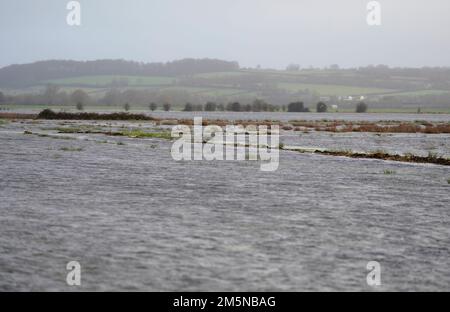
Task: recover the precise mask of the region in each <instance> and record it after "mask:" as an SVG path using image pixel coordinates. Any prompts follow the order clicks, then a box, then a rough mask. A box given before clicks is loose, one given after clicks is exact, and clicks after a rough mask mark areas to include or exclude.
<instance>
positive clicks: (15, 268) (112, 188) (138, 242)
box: [0, 112, 450, 291]
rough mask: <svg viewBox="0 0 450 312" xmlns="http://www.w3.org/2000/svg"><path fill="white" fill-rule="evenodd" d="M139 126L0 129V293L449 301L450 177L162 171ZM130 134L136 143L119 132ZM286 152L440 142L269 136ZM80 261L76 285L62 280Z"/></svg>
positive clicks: (401, 137) (442, 145)
mask: <svg viewBox="0 0 450 312" xmlns="http://www.w3.org/2000/svg"><path fill="white" fill-rule="evenodd" d="M153 115H154V116H155V117H160V118H187V119H189V118H193V117H194V116H199V115H201V116H203V117H204V118H208V119H230V120H233V119H234V120H240V119H254V120H266V119H268V120H280V121H290V120H296V119H297V120H320V119H344V120H367V121H377V120H404V121H414V120H427V121H439V122H448V121H450V115H439V114H430V115H425V114H423V115H422V114H421V115H418V114H308V113H298V114H295V113H294V114H292V113H249V114H242V113H223V112H220V113H206V112H203V113H184V112H168V113H162V112H157V113H152V116H153ZM136 129H141V130H142V129H143V130H145V131H156V132H157V133H160V132H161V131H167V130H168V129H170V127H169V126H160V125H158V126H157V125H154V124H152V123H151V122H146V121H142V122H141V121H137V122H119V121H116V122H94V121H70V122H67V121H46V120H17V121H11V120H10V121H2V122H1V123H0V172H1V178H0V212H1V213H0V291H10V290H20V291H25V290H38V291H39V290H62V291H65V290H67V291H70V290H101V291H105V290H144V291H181V290H184V291H313V290H323V291H327V290H331V291H334V290H348V291H351V290H355V291H357V290H367V291H369V290H371V289H372V288H370V287H369V286H367V283H366V275H367V273H368V271H367V269H366V265H367V263H368V262H369V261H378V262H380V264H381V267H382V285H381V286H380V288H379V289H380V290H387V291H393V290H423V291H443V290H446V291H449V290H450V276H449V275H448V274H447V273H448V268H449V267H450V244H449V237H450V211H449V207H450V182H449V181H448V180H449V179H450V167H449V166H441V165H434V164H415V163H404V162H392V161H384V160H374V159H351V158H346V157H335V156H326V155H317V154H302V153H298V152H293V151H283V150H281V151H280V165H279V169H278V170H277V171H275V172H262V171H261V170H260V164H259V161H181V162H177V161H175V160H173V159H172V157H171V154H170V150H171V147H172V142H171V141H170V140H167V139H165V137H164V135H152V136H150V135H149V136H147V137H146V138H139V137H136V136H134V137H133V136H126V135H124V136H113V135H105V133H107V130H109V131H110V132H112V131H124V132H125V131H128V133H129V131H132V130H136ZM133 133H134V132H133ZM280 140H281V142H282V143H283V144H286V145H294V146H305V147H317V148H327V149H340V150H345V149H348V150H356V151H363V152H371V151H377V150H384V151H387V152H389V153H398V154H406V153H411V154H416V155H428V154H430V153H433V154H437V155H440V156H442V157H450V134H445V133H443V134H425V133H390V134H385V133H383V134H377V133H352V132H350V133H329V132H314V131H312V132H308V133H304V132H294V131H281V138H280ZM72 260H76V261H79V262H80V264H81V266H82V286H80V287H79V288H78V289H74V288H71V287H68V286H67V284H66V279H65V278H66V274H67V270H66V264H67V263H68V262H69V261H72Z"/></svg>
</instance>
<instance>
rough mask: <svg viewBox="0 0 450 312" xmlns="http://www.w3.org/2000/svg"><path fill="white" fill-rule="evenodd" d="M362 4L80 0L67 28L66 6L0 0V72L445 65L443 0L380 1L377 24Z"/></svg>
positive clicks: (447, 43)
mask: <svg viewBox="0 0 450 312" xmlns="http://www.w3.org/2000/svg"><path fill="white" fill-rule="evenodd" d="M368 2H369V1H361V0H344V1H331V0H277V1H272V0H246V1H240V0H228V1H220V0H190V1H180V0H152V1H147V0H130V1H122V0H96V1H87V0H84V1H83V0H82V1H80V3H81V9H82V10H81V12H82V18H81V22H82V25H81V26H80V27H70V26H68V25H67V24H66V15H67V12H68V11H67V10H66V3H67V2H66V1H59V0H40V1H34V0H15V1H1V3H0V39H1V41H2V42H3V43H5V44H2V52H1V57H0V66H6V65H10V64H13V63H27V62H33V61H37V60H44V59H75V60H87V59H89V60H94V59H105V58H113V59H117V58H123V59H129V60H136V61H144V62H166V61H172V60H175V59H182V58H186V57H192V58H205V57H209V58H220V59H225V60H230V61H238V62H239V63H240V64H241V66H250V67H255V66H257V65H258V64H260V65H261V66H263V67H265V68H279V69H280V68H285V67H286V65H287V64H289V63H298V64H300V65H302V66H303V67H308V66H309V65H312V66H317V67H323V66H328V65H330V64H339V65H340V66H341V67H357V66H366V65H369V64H386V65H390V66H408V67H421V66H449V65H450V59H449V58H448V55H449V54H450V40H448V38H449V37H450V19H449V18H448V12H449V11H450V2H449V1H446V0H430V1H421V0H395V1H387V0H384V1H380V4H381V9H382V10H381V13H382V14H381V16H382V21H381V22H382V24H381V25H380V26H377V27H371V26H368V25H367V23H366V16H367V10H366V5H367V3H368ZM12 25H14V26H13V27H12Z"/></svg>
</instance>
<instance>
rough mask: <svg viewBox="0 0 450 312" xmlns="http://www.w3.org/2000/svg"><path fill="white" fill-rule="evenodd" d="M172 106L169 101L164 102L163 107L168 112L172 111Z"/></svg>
mask: <svg viewBox="0 0 450 312" xmlns="http://www.w3.org/2000/svg"><path fill="white" fill-rule="evenodd" d="M170 106H171V105H170V103H167V102H166V103H164V104H163V109H164V111H166V112H168V111H170Z"/></svg>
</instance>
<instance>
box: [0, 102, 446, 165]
mask: <svg viewBox="0 0 450 312" xmlns="http://www.w3.org/2000/svg"><path fill="white" fill-rule="evenodd" d="M0 118H3V119H8V120H27V119H28V120H30V119H32V120H39V119H41V120H89V121H95V120H99V121H140V122H146V121H148V122H152V123H154V124H155V125H166V126H170V125H179V124H181V125H188V126H192V125H193V120H191V119H175V118H174V119H160V118H154V117H151V116H149V115H145V114H129V113H125V112H119V113H109V114H100V113H83V112H80V113H68V112H53V111H51V110H44V111H42V112H41V113H40V114H17V113H0ZM230 124H234V125H242V126H244V127H245V126H247V125H257V126H261V125H264V126H268V127H270V126H272V125H277V126H279V127H280V129H282V131H284V133H289V132H290V131H302V132H305V133H307V132H311V131H317V132H320V131H324V132H335V133H340V132H342V133H345V132H369V133H380V134H381V133H425V134H448V133H450V122H429V121H421V120H416V121H414V122H405V121H395V120H392V121H379V122H371V121H343V120H318V121H306V120H291V121H288V122H280V121H276V120H264V121H256V120H224V119H216V120H213V119H209V120H208V119H204V120H203V125H204V126H206V125H218V126H222V127H225V126H226V125H230ZM55 130H57V131H58V133H62V134H69V133H84V134H104V135H110V136H126V137H129V138H157V139H170V133H168V132H146V131H141V130H132V131H111V130H109V131H101V130H91V129H79V128H73V129H72V128H59V129H55ZM27 134H37V133H27ZM279 148H280V149H281V150H285V151H297V152H301V153H314V154H321V155H328V156H341V157H349V158H365V159H380V160H390V161H399V162H409V163H430V164H437V165H444V166H449V165H450V159H449V158H445V157H438V156H437V155H433V154H429V155H428V156H417V155H412V154H407V155H398V154H389V153H385V152H367V153H365V152H354V151H348V150H344V151H339V150H327V149H318V148H314V147H311V148H308V147H287V146H283V145H280V147H279Z"/></svg>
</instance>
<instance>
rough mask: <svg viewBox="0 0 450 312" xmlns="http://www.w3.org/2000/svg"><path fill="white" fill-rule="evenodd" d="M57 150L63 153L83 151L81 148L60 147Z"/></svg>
mask: <svg viewBox="0 0 450 312" xmlns="http://www.w3.org/2000/svg"><path fill="white" fill-rule="evenodd" d="M59 150H60V151H63V152H81V151H83V149H82V148H81V147H61V148H60V149H59Z"/></svg>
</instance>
